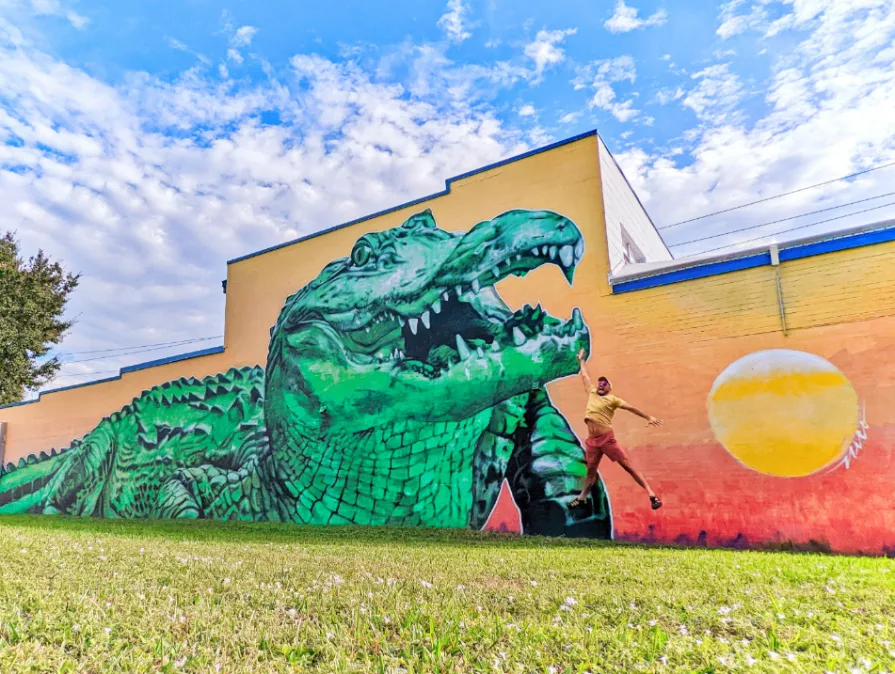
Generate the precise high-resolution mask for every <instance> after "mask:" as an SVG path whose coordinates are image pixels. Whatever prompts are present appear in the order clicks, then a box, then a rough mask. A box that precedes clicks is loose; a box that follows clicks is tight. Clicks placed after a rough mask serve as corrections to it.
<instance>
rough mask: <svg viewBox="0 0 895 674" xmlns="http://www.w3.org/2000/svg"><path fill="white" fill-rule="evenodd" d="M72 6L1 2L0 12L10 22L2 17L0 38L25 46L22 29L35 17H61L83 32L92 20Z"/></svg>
mask: <svg viewBox="0 0 895 674" xmlns="http://www.w3.org/2000/svg"><path fill="white" fill-rule="evenodd" d="M71 4H72V3H71V2H68V1H67V0H66V1H63V0H0V11H2V13H3V14H6V15H7V17H8V19H9V20H10V21H9V22H8V21H7V20H6V19H4V18H3V17H2V16H0V36H2V35H4V34H5V35H6V36H7V39H9V40H11V41H15V42H16V43H17V44H24V43H25V42H27V40H25V38H24V35H23V33H22V30H21V29H22V28H23V27H24V26H25V24H26V23H27V21H28V19H30V18H31V17H34V16H57V17H61V18H63V19H65V20H66V21H68V22H69V23H70V24H71V25H72V27H74V28H76V29H78V30H81V29H82V28H84V27H86V26H87V24H89V23H90V19H88V18H87V17H86V16H83V15H82V14H78V13H77V12H76V11H74V10H73V9H71V7H70V5H71Z"/></svg>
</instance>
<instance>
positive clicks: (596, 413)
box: [569, 349, 662, 510]
mask: <svg viewBox="0 0 895 674" xmlns="http://www.w3.org/2000/svg"><path fill="white" fill-rule="evenodd" d="M578 362H579V363H581V378H582V379H583V380H584V387H585V388H586V389H587V393H588V396H589V397H588V400H587V411H586V412H585V413H584V423H586V424H587V432H588V438H587V441H586V442H585V443H584V457H585V461H586V462H587V477H586V478H585V480H584V488H583V489H582V490H581V493H580V494H579V495H578V496H577V497H576V498H575V499H574V500H573V501H572V502H571V503H570V504H569V505H570V506H572V507H575V506H578V505H582V504H583V503H584V502H585V501H586V500H587V495H588V493H589V492H590V490H591V488H592V487H593V486H594V484H595V483H596V481H597V468H598V467H599V465H600V459H602V458H603V455H604V454H605V455H606V456H608V457H609V458H610V459H611V460H612V461H615V462H617V463H618V465H620V466H621V467H622V468H624V469H625V470H626V471H627V472H628V473H629V474H630V476H631V477H633V478H634V480H635V481H636V482H637V484H639V485H640V486H641V487H643V488H644V489H645V490H646V493H647V494H649V500H650V503H651V504H652V507H653V510H657V509H659V508H661V507H662V501H660V500H659V497H658V496H656V492H654V491H653V490H652V487H650V486H649V484H648V483H647V481H646V478H644V477H643V475H642V474H641V473H640V471H638V470H637V469H636V468H634V466H632V465H631V459H630V458H629V457H628V453H627V452H626V451H625V450H624V449H622V448H621V447H620V446H619V444H618V442H616V440H615V434H614V433H613V432H612V416H613V415H614V414H615V410H617V409H623V410H627V411H628V412H631V413H633V414H636V415H637V416H638V417H643V418H644V419H646V421H647V425H648V426H661V425H662V420H661V419H656V418H655V417H651V416H649V415H648V414H644V413H643V412H641V411H640V410H638V409H637V408H636V407H632V406H631V405H629V404H628V403H626V402H625V401H624V400H622V399H621V398H618V397H616V396H614V395H612V394H611V393H610V391H612V384H611V383H610V382H609V380H608V379H607V378H606V377H600V378H599V379H597V385H596V386H593V385H592V384H591V381H590V375H589V374H588V372H587V365H585V364H584V349H582V350H581V351H579V352H578Z"/></svg>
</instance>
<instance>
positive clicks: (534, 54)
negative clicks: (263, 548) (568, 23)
mask: <svg viewBox="0 0 895 674" xmlns="http://www.w3.org/2000/svg"><path fill="white" fill-rule="evenodd" d="M577 32H578V29H577V28H569V29H567V30H539V31H538V33H537V35H535V39H534V40H533V41H532V42H529V43H528V44H527V45H525V50H524V52H525V56H526V57H528V59H529V60H531V61H532V62H533V63H534V72H533V73H532V76H531V80H532V84H537V83H539V82H540V81H541V80H542V79H543V75H544V72H545V71H546V70H548V69H550V68H552V67H553V66H555V65H558V64H560V63H562V62H563V61H565V60H566V53H565V50H564V49H563V48H562V46H561V45H562V43H563V41H564V40H565V39H566V38H567V37H568V36H569V35H574V34H575V33H577Z"/></svg>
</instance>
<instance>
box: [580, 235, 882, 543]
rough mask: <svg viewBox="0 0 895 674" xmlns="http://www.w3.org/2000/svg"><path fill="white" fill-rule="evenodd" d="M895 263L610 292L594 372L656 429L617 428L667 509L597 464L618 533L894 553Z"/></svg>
mask: <svg viewBox="0 0 895 674" xmlns="http://www.w3.org/2000/svg"><path fill="white" fill-rule="evenodd" d="M893 261H895V243H892V242H886V243H880V244H877V245H869V246H866V247H858V248H852V249H847V250H842V251H839V252H832V253H827V254H824V255H818V256H813V257H806V258H803V259H797V260H791V261H785V262H783V263H782V264H781V266H780V267H779V268H775V267H772V266H770V265H765V266H760V267H756V268H752V269H746V270H742V271H737V272H733V273H726V274H720V275H713V276H708V277H705V278H700V279H695V280H690V281H686V282H682V283H673V284H670V285H661V286H658V287H653V288H648V289H643V290H639V291H636V292H625V293H620V294H614V295H611V296H606V297H604V298H603V301H602V305H603V307H604V311H605V313H603V315H602V317H601V319H600V320H602V321H603V323H602V325H604V326H605V332H604V335H603V340H602V342H601V343H599V344H598V343H597V339H596V338H595V345H594V352H595V354H596V356H595V357H594V358H593V359H592V362H593V363H594V366H593V367H594V368H595V369H600V370H601V371H605V372H606V373H607V374H608V376H609V377H610V378H612V380H613V381H614V382H615V384H616V392H617V393H618V395H620V396H621V397H623V398H625V399H627V400H630V401H631V402H632V403H634V404H635V405H637V406H638V407H641V408H642V409H644V410H647V411H649V412H650V413H652V414H655V415H656V416H660V417H662V418H663V419H664V420H665V424H664V425H663V426H662V427H661V428H659V429H648V428H645V427H644V425H643V423H642V422H641V421H640V420H638V419H636V418H631V417H622V418H620V419H619V420H618V434H619V436H620V437H622V438H623V439H624V442H625V444H626V445H627V446H629V447H630V448H631V450H632V452H631V453H632V456H633V457H634V458H635V460H636V461H637V462H638V464H639V465H640V466H642V467H643V470H644V472H645V474H646V476H647V478H648V479H649V480H650V482H651V483H652V485H653V486H654V488H655V489H656V490H657V491H658V492H659V493H660V494H662V496H663V499H664V502H665V506H664V507H663V508H662V510H660V511H659V512H658V513H657V514H654V513H650V512H649V511H647V510H646V509H645V508H644V507H642V504H641V503H642V497H641V495H640V494H639V493H638V492H637V491H636V490H635V489H632V488H631V487H630V485H629V484H628V482H627V480H626V479H625V478H626V476H625V475H624V474H623V473H622V471H621V470H619V469H618V468H617V466H614V465H612V466H606V467H605V468H604V469H603V475H604V477H605V479H606V483H607V485H608V488H609V494H610V499H611V501H612V504H613V513H614V518H615V519H614V523H615V535H616V536H617V537H618V538H622V539H628V540H638V541H663V542H669V543H685V544H697V545H733V546H740V547H749V546H757V545H765V544H774V543H780V544H783V543H794V544H798V545H803V546H817V547H819V548H821V549H824V548H828V549H832V550H837V551H844V552H868V553H875V554H880V553H888V554H893V553H895V510H893V509H892V507H891V504H890V503H889V501H890V499H889V492H890V491H891V489H892V485H893V476H895V461H893V455H892V447H893V440H895V425H893V422H895V412H893V409H895V407H893V405H895V366H893V364H892V360H891V358H889V357H888V352H889V349H890V346H889V345H890V344H891V343H892V341H893V339H895V265H893V264H892V263H893ZM776 269H779V276H780V288H781V291H782V297H783V306H784V311H785V320H786V325H787V332H786V334H784V331H783V322H782V320H781V314H780V306H779V299H778V294H777V275H776ZM741 359H744V360H741ZM738 362H739V365H738V366H735V365H734V364H736V363H738ZM731 366H734V367H731ZM728 368H731V369H730V370H728ZM725 371H726V373H725ZM722 385H723V388H725V389H726V391H722ZM716 386H717V388H715V387H716ZM713 389H715V390H714V395H713ZM719 393H720V394H721V395H720V396H719V395H718V394H719ZM719 398H720V399H719Z"/></svg>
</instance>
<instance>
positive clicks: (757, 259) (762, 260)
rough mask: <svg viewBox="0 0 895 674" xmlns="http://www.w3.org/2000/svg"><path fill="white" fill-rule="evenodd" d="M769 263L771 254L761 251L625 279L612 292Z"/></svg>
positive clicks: (629, 290) (625, 291)
mask: <svg viewBox="0 0 895 674" xmlns="http://www.w3.org/2000/svg"><path fill="white" fill-rule="evenodd" d="M767 264H771V254H770V253H759V254H758V255H750V256H749V257H741V258H737V259H735V260H723V261H721V262H712V263H710V264H705V265H702V266H700V267H689V268H687V269H677V270H675V271H671V272H667V273H665V274H658V275H657V276H647V277H646V278H639V279H635V280H633V281H624V282H622V283H619V284H617V285H615V286H613V287H612V292H613V294H619V293H629V292H632V291H634V290H645V289H646V288H655V287H656V286H667V285H671V284H672V283H680V282H681V281H690V280H692V279H697V278H705V277H706V276H717V275H719V274H728V273H730V272H732V271H740V270H741V269H751V268H753V267H763V266H764V265H767Z"/></svg>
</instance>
